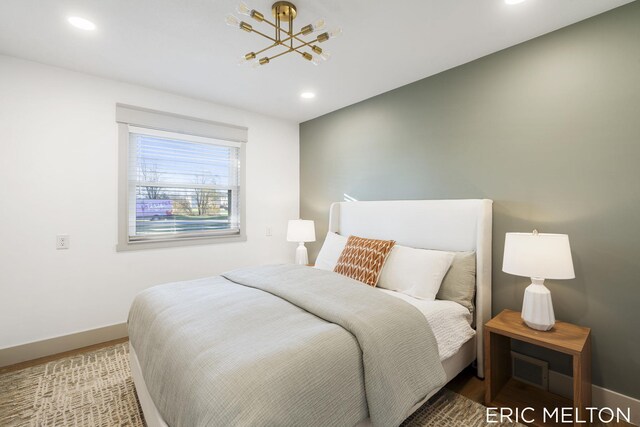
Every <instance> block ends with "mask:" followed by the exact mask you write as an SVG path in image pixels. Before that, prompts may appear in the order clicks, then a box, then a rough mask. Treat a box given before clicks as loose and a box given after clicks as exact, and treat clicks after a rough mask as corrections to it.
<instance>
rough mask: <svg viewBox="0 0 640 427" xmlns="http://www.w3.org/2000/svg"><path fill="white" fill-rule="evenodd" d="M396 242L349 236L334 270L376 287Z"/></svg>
mask: <svg viewBox="0 0 640 427" xmlns="http://www.w3.org/2000/svg"><path fill="white" fill-rule="evenodd" d="M395 243H396V242H395V241H393V240H375V239H365V238H362V237H357V236H349V239H348V240H347V244H346V245H345V247H344V249H343V250H342V253H341V254H340V258H338V263H337V264H336V267H335V269H334V270H333V271H335V272H336V273H340V274H342V275H343V276H347V277H351V278H352V279H356V280H359V281H361V282H363V283H366V284H367V285H369V286H374V287H375V286H376V284H377V283H378V277H379V276H380V272H381V271H382V266H383V265H384V262H385V260H386V259H387V256H388V255H389V252H391V248H393V245H395Z"/></svg>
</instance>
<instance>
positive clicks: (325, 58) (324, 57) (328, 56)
mask: <svg viewBox="0 0 640 427" xmlns="http://www.w3.org/2000/svg"><path fill="white" fill-rule="evenodd" d="M320 58H322V60H323V61H328V60H330V59H331V54H330V53H329V52H327V51H323V52H322V53H321V54H320Z"/></svg>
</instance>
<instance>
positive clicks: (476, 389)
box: [0, 338, 633, 427]
mask: <svg viewBox="0 0 640 427" xmlns="http://www.w3.org/2000/svg"><path fill="white" fill-rule="evenodd" d="M127 340H128V339H127V338H121V339H117V340H113V341H108V342H105V343H102V344H96V345H92V346H89V347H83V348H80V349H77V350H72V351H67V352H64V353H60V354H54V355H52V356H47V357H42V358H40V359H35V360H30V361H27V362H22V363H18V364H15V365H11V366H6V367H4V368H0V374H3V373H5V372H11V371H15V370H19V369H24V368H28V367H30V366H36V365H39V364H41V363H48V362H51V361H53V360H57V359H62V358H64V357H70V356H75V355H77V354H81V353H86V352H89V351H94V350H97V349H99V348H102V347H108V346H110V345H114V344H118V343H121V342H125V341H127ZM446 387H447V388H448V389H449V390H451V391H454V392H456V393H458V394H461V395H462V396H465V397H466V398H468V399H471V400H473V401H474V402H478V403H480V404H484V381H483V380H481V379H479V378H478V377H477V376H476V375H475V370H474V369H472V368H470V367H469V368H467V369H465V370H464V371H462V372H461V373H460V374H459V375H458V376H457V377H455V378H454V379H453V380H451V381H450V382H449V384H447V385H446ZM592 426H593V427H605V426H606V427H629V426H630V427H633V424H629V423H625V422H622V423H606V424H605V423H597V424H592Z"/></svg>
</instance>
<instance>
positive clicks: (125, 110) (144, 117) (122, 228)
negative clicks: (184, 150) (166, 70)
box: [116, 104, 247, 251]
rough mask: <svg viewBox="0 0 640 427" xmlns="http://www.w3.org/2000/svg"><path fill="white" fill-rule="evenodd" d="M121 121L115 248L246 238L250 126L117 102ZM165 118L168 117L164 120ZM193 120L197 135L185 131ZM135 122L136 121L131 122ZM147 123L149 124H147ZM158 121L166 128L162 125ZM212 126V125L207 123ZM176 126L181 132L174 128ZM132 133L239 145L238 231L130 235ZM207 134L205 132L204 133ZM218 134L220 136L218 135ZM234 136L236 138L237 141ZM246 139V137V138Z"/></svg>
mask: <svg viewBox="0 0 640 427" xmlns="http://www.w3.org/2000/svg"><path fill="white" fill-rule="evenodd" d="M116 117H117V119H116V120H117V122H118V145H119V155H118V164H119V168H118V176H119V179H118V182H119V184H118V187H119V188H118V193H119V194H118V244H117V246H116V250H118V251H130V250H140V249H155V248H167V247H176V246H190V245H201V244H210V243H226V242H239V241H246V240H247V236H246V192H247V191H246V185H245V181H246V180H245V176H246V166H245V165H246V143H245V142H246V135H247V129H246V128H241V127H236V126H232V125H224V124H220V123H216V122H208V121H204V120H201V119H193V118H190V117H185V116H178V115H174V114H170V113H162V112H158V111H153V110H146V109H141V108H138V107H131V106H125V105H121V104H118V105H117V106H116ZM165 119H166V120H165ZM190 121H193V125H194V126H193V129H195V130H196V132H197V133H196V132H194V133H196V134H192V133H187V132H185V128H187V129H188V127H189V125H190V124H191V123H190ZM131 122H134V123H131ZM145 122H146V123H147V124H146V125H145ZM159 124H161V126H162V127H163V128H164V129H161V128H159V126H158V125H159ZM207 125H210V126H207ZM174 129H177V130H178V131H176V130H174ZM131 134H143V135H150V136H158V137H162V138H169V139H178V140H181V141H189V142H195V143H198V142H199V143H203V142H204V143H209V144H214V145H221V146H231V147H237V148H239V161H240V171H239V176H238V188H237V189H236V195H237V196H238V206H239V210H240V213H239V218H238V220H239V230H220V231H218V232H207V233H202V234H195V235H194V234H192V235H186V234H178V235H165V236H150V237H146V238H133V239H132V238H131V236H130V226H131V221H132V220H134V221H135V218H133V219H132V218H131V217H130V213H131V212H132V210H130V209H129V208H130V206H131V204H132V203H133V204H134V205H135V203H136V200H135V197H136V195H135V184H134V185H133V188H132V183H131V182H130V181H129V171H130V168H129V165H130V162H131V161H134V162H135V161H136V159H135V157H132V156H135V152H134V151H133V150H131ZM203 134H204V135H203ZM216 136H218V137H216ZM234 139H235V140H234ZM243 139H244V140H243Z"/></svg>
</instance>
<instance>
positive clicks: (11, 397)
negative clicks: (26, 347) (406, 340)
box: [0, 343, 500, 427]
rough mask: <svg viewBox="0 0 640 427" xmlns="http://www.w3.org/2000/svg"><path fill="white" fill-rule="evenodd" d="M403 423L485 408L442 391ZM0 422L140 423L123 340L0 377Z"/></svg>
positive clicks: (461, 422)
mask: <svg viewBox="0 0 640 427" xmlns="http://www.w3.org/2000/svg"><path fill="white" fill-rule="evenodd" d="M402 425H403V427H423V426H424V427H427V426H438V427H447V426H461V427H462V426H465V427H473V426H483V425H486V424H485V407H484V406H482V405H480V404H478V403H476V402H473V401H471V400H469V399H467V398H466V397H463V396H461V395H459V394H456V393H454V392H452V391H450V390H447V389H442V390H441V391H440V392H439V393H437V394H436V395H435V396H433V397H432V398H431V399H430V400H429V401H428V402H427V403H425V404H424V405H423V406H422V407H421V408H420V409H419V410H418V411H416V413H414V414H413V415H412V416H411V417H409V418H408V419H407V420H406V421H405V422H404V423H403V424H402ZM491 425H492V426H496V425H500V424H491ZM0 426H43V427H44V426H91V427H111V426H132V427H143V426H145V422H144V417H143V415H142V411H141V409H140V404H139V402H138V397H137V396H136V393H135V387H134V385H133V380H132V378H131V372H130V370H129V346H128V343H122V344H117V345H114V346H110V347H105V348H103V349H100V350H96V351H92V352H88V353H83V354H79V355H76V356H72V357H66V358H62V359H58V360H55V361H52V362H49V363H45V364H42V365H37V366H33V367H30V368H25V369H21V370H19V371H13V372H7V373H5V374H2V375H0Z"/></svg>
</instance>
